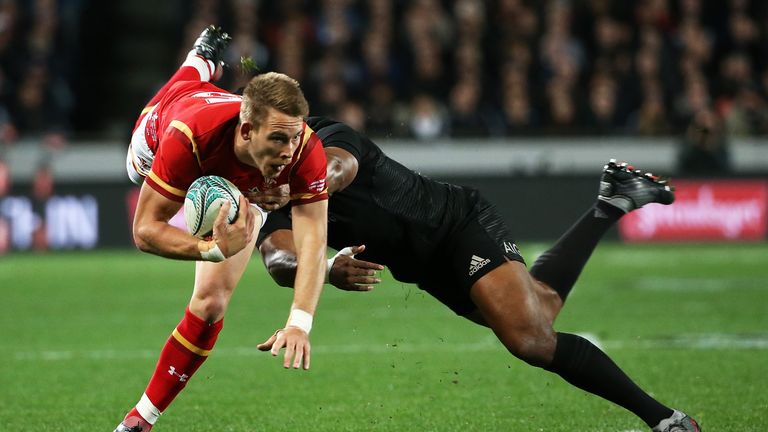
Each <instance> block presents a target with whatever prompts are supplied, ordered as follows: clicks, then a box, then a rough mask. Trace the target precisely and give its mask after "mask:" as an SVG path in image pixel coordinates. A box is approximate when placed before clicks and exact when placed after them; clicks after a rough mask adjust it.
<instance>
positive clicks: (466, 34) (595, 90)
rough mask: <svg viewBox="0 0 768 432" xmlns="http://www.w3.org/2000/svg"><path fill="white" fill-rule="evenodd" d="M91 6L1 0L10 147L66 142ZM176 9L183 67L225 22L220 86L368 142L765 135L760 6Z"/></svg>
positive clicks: (733, 1) (236, 2)
mask: <svg viewBox="0 0 768 432" xmlns="http://www.w3.org/2000/svg"><path fill="white" fill-rule="evenodd" d="M86 1H87V0H24V1H21V0H0V141H8V140H13V139H14V138H15V137H16V136H17V135H18V134H19V133H22V134H25V133H33V134H41V135H42V136H43V139H44V140H47V141H50V142H52V143H54V144H55V143H56V142H57V141H58V140H63V139H64V138H63V137H64V136H65V133H66V132H67V130H68V128H69V127H70V123H69V121H68V120H69V116H70V115H71V112H72V109H73V106H74V105H75V104H77V102H78V99H77V97H76V95H74V94H73V93H72V91H71V88H72V80H73V71H74V69H75V68H76V66H77V64H76V62H77V59H78V56H77V49H78V42H77V34H78V17H79V15H80V14H81V13H82V10H83V3H84V2H86ZM177 3H178V4H179V7H183V10H184V11H185V12H184V14H180V15H183V20H184V27H183V33H184V35H183V38H182V39H183V41H182V43H181V45H180V46H179V61H180V60H181V59H182V58H183V56H184V55H185V54H186V52H187V51H188V49H189V47H190V46H191V44H192V41H193V40H194V39H195V38H196V37H197V35H198V34H199V33H200V31H201V30H202V29H203V28H204V27H205V26H206V25H208V24H210V23H217V24H219V25H221V26H222V27H224V28H225V30H227V31H228V32H229V33H230V34H232V36H233V37H234V40H233V43H232V45H231V47H230V49H229V50H228V52H227V54H226V60H227V62H228V63H229V64H230V65H232V69H233V71H232V73H228V74H227V75H226V78H225V82H224V83H222V85H223V86H224V87H226V88H230V89H234V88H237V87H238V86H240V85H242V84H243V83H244V82H245V81H246V80H247V78H248V77H249V76H248V74H246V73H240V72H239V71H238V70H239V68H238V65H239V64H240V59H241V57H249V58H252V59H253V60H254V61H255V63H256V65H257V66H258V68H259V69H260V70H277V71H281V72H284V73H287V74H289V75H291V76H293V77H295V78H296V79H298V80H299V81H300V82H301V83H302V86H303V87H304V89H305V92H306V93H307V96H308V99H309V101H310V106H311V112H312V113H313V114H323V115H330V116H333V117H336V118H339V119H341V120H344V121H346V122H347V123H349V124H351V125H352V126H354V127H356V128H358V129H360V130H364V131H366V132H367V133H369V134H370V135H373V136H387V137H410V138H417V139H426V140H429V139H438V138H445V137H467V136H472V137H489V136H490V137H506V136H530V135H544V134H546V135H565V136H570V135H574V134H586V135H604V134H608V135H631V136H660V135H678V136H687V135H690V136H696V133H688V132H686V131H688V130H689V129H690V128H694V129H696V130H695V131H693V132H696V131H699V132H700V131H701V124H704V123H705V126H707V127H710V126H711V128H710V129H709V130H710V131H712V133H720V134H722V135H724V136H758V135H765V134H768V102H767V101H768V2H765V1H761V0H718V1H715V0H622V1H612V0H450V1H449V0H410V1H406V0H317V1H309V0H281V1H276V2H268V1H259V0H188V1H178V2H177ZM697 116H698V118H699V119H706V121H703V120H702V121H697V120H696V119H697ZM698 136H701V134H700V133H699V134H698Z"/></svg>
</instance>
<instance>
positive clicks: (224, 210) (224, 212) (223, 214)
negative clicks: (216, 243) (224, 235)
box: [213, 201, 232, 225]
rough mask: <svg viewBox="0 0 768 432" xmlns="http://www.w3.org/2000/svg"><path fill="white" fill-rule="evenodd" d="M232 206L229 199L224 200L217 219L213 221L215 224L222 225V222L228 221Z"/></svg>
mask: <svg viewBox="0 0 768 432" xmlns="http://www.w3.org/2000/svg"><path fill="white" fill-rule="evenodd" d="M230 207H232V204H231V203H230V202H229V201H224V202H223V203H221V208H220V209H219V214H218V215H216V220H215V221H213V224H214V225H221V224H225V223H227V216H229V208H230Z"/></svg>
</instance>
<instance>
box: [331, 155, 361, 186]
mask: <svg viewBox="0 0 768 432" xmlns="http://www.w3.org/2000/svg"><path fill="white" fill-rule="evenodd" d="M325 157H326V159H327V160H328V169H327V175H326V184H327V185H328V193H329V194H332V193H334V192H339V191H341V190H343V189H344V188H346V187H347V186H349V185H350V184H351V183H352V181H353V180H354V179H355V176H357V169H358V162H357V159H355V157H354V156H352V154H351V153H349V152H348V151H346V150H344V149H341V148H339V147H326V148H325Z"/></svg>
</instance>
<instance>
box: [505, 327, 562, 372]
mask: <svg viewBox="0 0 768 432" xmlns="http://www.w3.org/2000/svg"><path fill="white" fill-rule="evenodd" d="M502 343H504V346H505V347H506V348H507V350H508V351H509V352H510V353H511V354H512V355H514V356H515V357H517V358H519V359H520V360H523V361H524V362H526V363H528V364H530V365H532V366H538V367H542V366H545V365H548V364H550V363H551V362H552V358H553V357H554V355H555V347H556V346H557V336H556V334H555V331H554V329H552V328H551V327H547V328H543V327H539V328H536V327H528V328H522V329H516V330H515V331H513V332H511V334H509V335H508V336H506V337H504V338H503V339H502Z"/></svg>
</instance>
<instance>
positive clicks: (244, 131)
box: [237, 122, 255, 141]
mask: <svg viewBox="0 0 768 432" xmlns="http://www.w3.org/2000/svg"><path fill="white" fill-rule="evenodd" d="M237 128H238V129H237V132H238V133H239V134H240V138H242V139H243V140H245V141H248V140H250V139H251V132H252V131H255V130H254V128H253V123H251V122H242V123H240V124H239V125H238V126H237Z"/></svg>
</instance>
